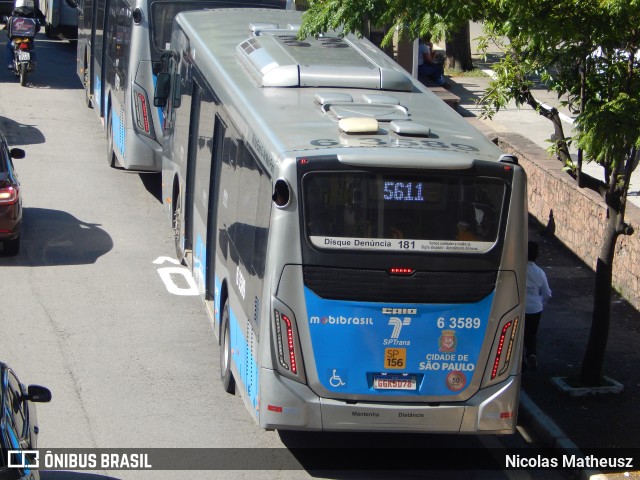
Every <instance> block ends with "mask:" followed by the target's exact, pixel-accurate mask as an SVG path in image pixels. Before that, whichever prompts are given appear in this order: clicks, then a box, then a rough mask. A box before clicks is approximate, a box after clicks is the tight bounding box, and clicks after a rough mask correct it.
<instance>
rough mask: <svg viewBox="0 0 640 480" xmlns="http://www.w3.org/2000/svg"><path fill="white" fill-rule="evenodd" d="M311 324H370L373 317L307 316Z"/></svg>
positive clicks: (362, 325) (361, 325)
mask: <svg viewBox="0 0 640 480" xmlns="http://www.w3.org/2000/svg"><path fill="white" fill-rule="evenodd" d="M309 323H310V324H311V325H357V326H359V327H365V326H372V325H373V318H371V317H343V316H342V315H339V316H337V317H334V316H332V315H327V316H325V317H318V316H313V317H310V318H309Z"/></svg>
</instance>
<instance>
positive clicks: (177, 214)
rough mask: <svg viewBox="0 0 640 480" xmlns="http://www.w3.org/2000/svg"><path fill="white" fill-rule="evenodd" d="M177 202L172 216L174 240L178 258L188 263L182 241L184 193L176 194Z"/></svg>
mask: <svg viewBox="0 0 640 480" xmlns="http://www.w3.org/2000/svg"><path fill="white" fill-rule="evenodd" d="M174 198H175V199H176V202H175V203H174V204H173V215H172V216H171V228H172V229H173V241H174V243H175V246H176V258H177V259H178V260H179V261H180V263H182V264H183V265H186V264H187V262H186V259H185V258H184V252H183V251H182V243H181V242H180V238H181V236H182V195H180V194H179V193H178V195H176V196H174Z"/></svg>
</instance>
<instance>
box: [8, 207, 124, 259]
mask: <svg viewBox="0 0 640 480" xmlns="http://www.w3.org/2000/svg"><path fill="white" fill-rule="evenodd" d="M23 220H24V223H23V228H24V230H23V232H22V246H21V251H20V254H19V255H17V256H15V257H7V256H2V253H1V252H0V265H1V266H28V267H40V266H52V265H85V264H92V263H95V262H96V260H97V259H98V258H100V257H101V256H102V255H104V254H105V253H107V252H109V251H110V250H111V249H112V248H113V241H112V240H111V237H110V236H109V234H108V233H106V232H105V231H104V230H102V229H101V228H100V226H99V225H98V224H94V223H87V222H83V221H82V220H79V219H77V218H76V217H74V216H73V215H70V214H69V213H66V212H62V211H59V210H49V209H46V208H25V209H24V212H23Z"/></svg>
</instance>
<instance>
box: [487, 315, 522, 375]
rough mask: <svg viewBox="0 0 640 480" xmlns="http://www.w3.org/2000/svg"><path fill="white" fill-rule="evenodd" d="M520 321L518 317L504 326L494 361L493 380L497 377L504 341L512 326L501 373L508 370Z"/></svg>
mask: <svg viewBox="0 0 640 480" xmlns="http://www.w3.org/2000/svg"><path fill="white" fill-rule="evenodd" d="M518 321H519V318H518V317H516V318H515V319H514V320H512V321H511V322H508V323H507V324H506V325H505V326H504V327H502V332H500V340H499V342H498V350H497V351H496V358H495V360H494V361H493V369H492V370H491V380H493V379H494V378H496V376H497V375H498V367H499V365H500V359H501V357H502V352H503V350H504V342H505V340H506V337H507V332H508V331H509V328H511V335H510V336H509V344H508V346H507V351H506V354H505V356H504V365H503V367H502V370H500V375H502V374H503V373H504V372H505V371H506V369H507V367H508V366H509V362H510V361H511V353H512V352H513V344H514V343H515V339H516V332H517V330H518Z"/></svg>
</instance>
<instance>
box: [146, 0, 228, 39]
mask: <svg viewBox="0 0 640 480" xmlns="http://www.w3.org/2000/svg"><path fill="white" fill-rule="evenodd" d="M237 6H238V3H237V2H220V1H215V0H212V1H209V2H207V1H206V0H205V1H200V2H198V1H190V2H189V1H187V2H181V1H177V2H176V1H170V2H166V1H161V2H153V3H152V4H151V21H150V22H149V24H150V25H151V28H150V29H149V30H150V35H151V43H152V44H153V45H154V47H155V48H156V49H158V50H160V51H163V50H165V49H166V47H167V44H168V43H169V42H171V28H172V26H173V19H174V18H175V16H176V15H177V14H178V13H180V12H186V11H189V10H202V9H205V8H231V7H237Z"/></svg>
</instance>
